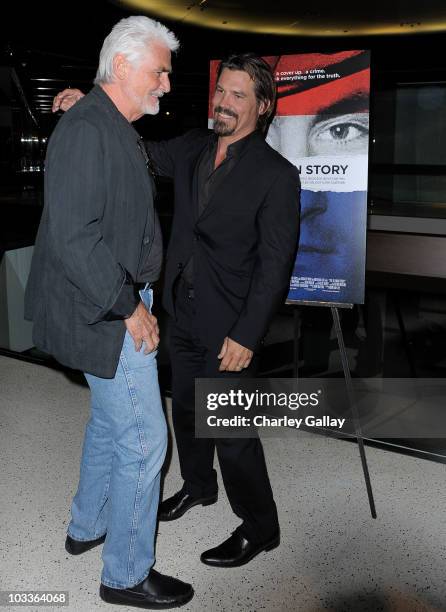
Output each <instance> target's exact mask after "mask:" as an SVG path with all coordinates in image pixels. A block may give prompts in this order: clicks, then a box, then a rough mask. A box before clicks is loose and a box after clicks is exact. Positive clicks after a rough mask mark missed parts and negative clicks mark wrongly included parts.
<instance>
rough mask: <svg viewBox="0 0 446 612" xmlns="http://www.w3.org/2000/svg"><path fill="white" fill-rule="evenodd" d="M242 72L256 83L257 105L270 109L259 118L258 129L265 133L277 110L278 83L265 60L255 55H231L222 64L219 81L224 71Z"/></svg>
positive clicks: (218, 75) (219, 68) (218, 73)
mask: <svg viewBox="0 0 446 612" xmlns="http://www.w3.org/2000/svg"><path fill="white" fill-rule="evenodd" d="M225 68H227V69H228V70H242V71H243V72H247V73H248V74H249V76H250V77H251V79H252V80H253V81H254V91H255V95H256V99H257V103H258V104H260V103H261V102H265V103H266V104H268V108H267V110H266V111H265V113H263V115H260V116H259V120H258V122H257V127H258V128H260V129H261V130H262V131H265V130H266V128H267V126H268V123H269V120H270V118H271V116H272V115H273V113H274V110H275V104H276V91H277V89H276V83H275V81H274V74H273V71H272V70H271V67H270V66H269V64H267V62H265V60H264V59H263V58H261V57H260V56H258V55H256V54H255V53H241V54H233V55H229V56H228V57H227V58H226V59H224V60H222V61H221V62H220V65H219V67H218V72H217V81H218V79H219V78H220V75H221V73H222V72H223V70H224V69H225Z"/></svg>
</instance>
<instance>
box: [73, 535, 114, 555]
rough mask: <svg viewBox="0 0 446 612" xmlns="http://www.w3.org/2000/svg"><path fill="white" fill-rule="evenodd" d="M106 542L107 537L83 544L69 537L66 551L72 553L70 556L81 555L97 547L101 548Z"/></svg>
mask: <svg viewBox="0 0 446 612" xmlns="http://www.w3.org/2000/svg"><path fill="white" fill-rule="evenodd" d="M104 541H105V535H103V536H101V537H100V538H97V540H87V541H86V542H81V541H80V540H73V538H70V536H69V535H67V539H66V540H65V550H66V551H67V552H69V553H70V555H81V554H82V553H84V552H87V550H90V548H94V547H95V546H99V544H102V542H104Z"/></svg>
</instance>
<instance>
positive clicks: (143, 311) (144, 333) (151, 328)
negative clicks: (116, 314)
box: [124, 302, 160, 355]
mask: <svg viewBox="0 0 446 612" xmlns="http://www.w3.org/2000/svg"><path fill="white" fill-rule="evenodd" d="M124 323H125V326H126V327H127V331H128V332H129V334H130V335H131V336H132V338H133V342H134V343H135V351H140V350H141V347H142V344H143V342H144V343H145V345H146V347H145V349H144V354H145V355H148V354H149V353H152V352H153V351H154V350H155V349H157V348H158V344H159V342H160V331H159V328H158V321H157V320H156V317H154V316H153V315H152V314H150V312H149V311H148V310H147V308H146V307H145V306H144V304H143V303H142V302H140V303H139V304H138V306H137V307H136V310H135V312H134V313H133V314H132V316H131V317H129V318H128V319H124Z"/></svg>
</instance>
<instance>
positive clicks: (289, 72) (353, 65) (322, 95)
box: [211, 51, 370, 304]
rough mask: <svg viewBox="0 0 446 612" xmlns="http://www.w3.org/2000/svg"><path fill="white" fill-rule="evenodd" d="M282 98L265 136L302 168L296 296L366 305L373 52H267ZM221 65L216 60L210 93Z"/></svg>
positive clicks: (293, 296) (293, 291) (292, 290)
mask: <svg viewBox="0 0 446 612" xmlns="http://www.w3.org/2000/svg"><path fill="white" fill-rule="evenodd" d="M265 60H266V61H267V62H268V63H269V64H270V65H271V66H272V68H273V70H274V73H275V75H276V82H277V90H278V100H277V110H276V115H275V118H274V119H273V122H272V124H271V126H270V128H269V131H268V135H267V141H268V142H269V143H270V145H271V146H273V147H274V148H275V149H277V150H278V151H279V152H280V153H281V154H282V155H284V156H285V157H286V158H288V159H289V160H290V161H291V162H292V163H293V164H294V165H295V166H296V167H297V168H298V170H299V172H300V178H301V184H302V193H301V220H302V224H301V233H300V241H299V250H298V253H297V257H296V262H295V265H294V269H293V274H292V277H291V283H290V291H289V295H288V299H289V300H290V301H293V302H294V301H311V302H330V303H339V304H359V303H363V302H364V276H365V252H366V224H367V172H368V146H369V91H370V53H369V52H368V51H345V52H338V53H330V54H327V53H310V54H297V55H281V56H275V57H265ZM217 64H218V62H212V63H211V91H213V90H214V87H215V71H216V67H217Z"/></svg>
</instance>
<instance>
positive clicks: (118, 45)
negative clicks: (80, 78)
mask: <svg viewBox="0 0 446 612" xmlns="http://www.w3.org/2000/svg"><path fill="white" fill-rule="evenodd" d="M152 43H158V44H161V45H165V46H166V47H167V48H168V49H170V51H176V50H177V49H178V47H179V46H180V43H179V42H178V39H177V38H176V36H175V34H174V33H173V32H171V31H170V30H168V29H167V28H166V26H165V25H163V24H162V23H160V22H159V21H155V20H154V19H149V18H148V17H127V18H126V19H121V21H118V23H117V24H116V25H115V26H114V27H113V29H112V31H111V32H110V34H109V35H108V36H107V38H106V39H105V40H104V44H103V45H102V49H101V53H100V55H99V66H98V71H97V73H96V78H95V80H94V82H95V83H96V84H97V85H98V84H100V83H112V82H113V81H114V74H113V58H114V57H115V55H116V54H117V53H122V54H123V55H124V56H125V57H126V58H127V59H128V61H129V62H130V63H131V64H134V65H135V64H137V63H138V62H139V61H141V59H142V58H143V55H144V54H145V53H146V52H147V48H148V47H150V45H151V44H152Z"/></svg>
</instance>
